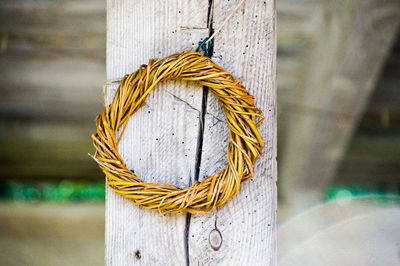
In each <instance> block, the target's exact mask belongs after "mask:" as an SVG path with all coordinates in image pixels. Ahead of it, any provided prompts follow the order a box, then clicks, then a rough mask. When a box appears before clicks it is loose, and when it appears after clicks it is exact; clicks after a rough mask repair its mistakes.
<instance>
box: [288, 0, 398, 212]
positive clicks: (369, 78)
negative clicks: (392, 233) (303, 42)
mask: <svg viewBox="0 0 400 266" xmlns="http://www.w3.org/2000/svg"><path fill="white" fill-rule="evenodd" d="M327 3H328V2H327ZM399 12H400V3H399V2H398V1H395V0H393V1H391V0H388V1H375V0H369V1H350V0H349V1H341V2H340V3H339V2H329V3H328V4H327V5H325V11H324V17H325V19H324V20H323V23H321V28H320V31H319V32H320V33H319V41H317V42H316V44H315V47H314V48H313V49H311V50H310V55H309V57H308V66H309V68H308V70H307V74H306V75H305V77H304V80H303V81H302V82H301V84H300V86H299V87H300V88H299V89H300V90H299V91H300V94H299V95H298V97H297V101H296V102H295V103H293V104H297V106H299V107H300V110H306V111H298V112H293V113H292V114H291V118H290V120H291V121H290V122H289V123H288V124H289V125H288V126H287V132H288V134H287V136H285V142H286V145H285V147H284V150H283V151H282V155H283V157H282V160H281V164H280V167H281V172H280V174H281V179H280V180H281V181H282V182H281V191H282V193H281V195H282V198H283V199H284V200H286V202H287V203H289V204H291V206H292V208H293V211H294V212H296V210H297V211H299V210H301V209H303V208H306V207H308V206H310V205H313V204H315V203H317V202H319V201H320V199H321V196H322V193H323V191H324V189H325V187H326V185H327V184H329V182H330V181H331V179H332V177H333V175H334V173H335V170H336V168H337V165H338V162H339V161H340V159H341V157H342V154H343V152H344V149H345V147H346V144H347V142H348V139H349V137H350V135H351V133H352V131H353V129H354V125H355V124H356V123H357V121H358V119H359V116H360V114H361V112H362V110H363V109H364V106H365V104H366V102H367V99H368V96H369V94H370V92H371V89H372V88H373V85H374V84H375V81H376V78H377V76H378V74H379V72H380V68H381V65H382V62H383V60H384V58H385V56H386V54H387V51H388V50H389V47H390V44H391V43H392V39H393V37H394V34H395V32H396V29H397V25H398V24H399V21H400V19H399V18H400V16H399ZM366 14H368V15H366ZM377 47H379V48H377ZM309 110H311V111H313V110H317V112H311V113H310V112H308V111H309Z"/></svg>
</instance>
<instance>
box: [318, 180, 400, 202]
mask: <svg viewBox="0 0 400 266" xmlns="http://www.w3.org/2000/svg"><path fill="white" fill-rule="evenodd" d="M366 196H368V197H370V198H373V199H374V202H375V203H398V204H400V192H399V191H397V192H394V191H389V190H386V189H384V188H383V187H368V186H364V185H361V184H353V185H332V186H331V187H330V188H329V189H328V190H327V191H326V193H325V198H324V200H325V201H331V200H341V199H346V198H354V197H366Z"/></svg>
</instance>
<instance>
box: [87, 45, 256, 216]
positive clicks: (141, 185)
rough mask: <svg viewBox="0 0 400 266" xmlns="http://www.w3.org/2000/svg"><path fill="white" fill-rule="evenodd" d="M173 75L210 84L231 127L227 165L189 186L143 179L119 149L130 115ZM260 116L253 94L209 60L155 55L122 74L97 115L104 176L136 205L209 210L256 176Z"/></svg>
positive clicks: (95, 139)
mask: <svg viewBox="0 0 400 266" xmlns="http://www.w3.org/2000/svg"><path fill="white" fill-rule="evenodd" d="M173 79H182V80H189V81H196V82H199V83H200V84H201V85H203V86H207V87H209V88H210V89H211V91H212V92H213V93H214V95H215V96H216V97H217V99H218V100H219V101H220V102H221V104H222V105H223V107H224V111H225V115H226V121H227V123H228V127H229V129H230V134H229V142H228V147H227V159H228V163H227V166H226V167H225V168H224V169H222V170H220V171H218V172H217V173H215V174H214V175H212V176H208V177H205V178H204V179H203V180H202V181H201V182H195V183H194V184H193V185H192V186H190V187H187V188H180V187H177V186H174V185H171V184H166V183H164V182H144V181H143V180H142V179H140V178H139V177H138V176H136V174H135V173H134V172H133V171H130V170H128V169H127V168H126V165H125V163H124V161H123V159H122V158H121V156H120V154H119V153H118V143H119V141H120V139H121V137H122V135H123V133H124V130H125V128H126V126H127V124H128V121H129V118H130V116H131V115H132V114H134V113H135V112H136V111H137V110H138V109H139V108H140V107H141V106H143V104H144V102H145V100H146V97H147V96H148V94H149V93H150V91H151V90H152V89H153V88H154V87H155V86H156V85H157V84H158V83H159V82H162V81H167V80H173ZM262 120H263V116H262V114H261V111H260V110H259V109H258V108H257V107H256V106H255V105H254V99H253V96H251V95H250V93H249V92H248V91H247V90H246V89H245V88H244V87H243V86H242V85H240V84H239V80H237V81H236V80H235V79H234V78H233V76H232V74H231V73H229V72H227V71H225V70H224V69H223V68H221V67H220V66H218V65H216V64H215V63H214V62H213V61H212V60H211V59H210V58H208V57H205V56H203V55H202V54H200V53H196V52H187V53H178V54H173V55H170V56H168V57H165V58H163V59H160V60H155V59H151V60H150V61H149V63H148V64H147V65H142V66H141V67H140V68H139V69H138V70H137V71H136V72H134V73H132V74H127V75H125V76H124V78H123V79H122V81H121V83H120V85H119V87H118V90H117V92H116V95H115V97H114V99H113V101H112V103H111V104H110V105H108V106H106V107H105V108H104V109H103V111H102V112H101V114H100V115H98V116H97V117H96V125H97V132H96V133H95V134H93V135H92V139H93V144H94V147H95V148H96V153H95V155H94V159H95V160H96V162H97V163H98V165H99V166H100V168H101V169H102V171H103V172H104V174H105V175H106V178H107V184H108V186H109V187H110V188H112V189H113V190H114V191H115V192H116V193H118V194H120V195H123V196H124V197H126V198H129V199H131V200H132V201H133V202H134V203H135V204H137V205H140V206H143V207H145V208H149V209H157V210H159V212H160V213H161V214H163V213H166V212H171V213H176V212H181V211H185V212H189V213H207V212H210V211H212V210H213V209H215V208H216V207H217V206H221V205H222V204H224V203H225V202H226V201H227V200H228V199H230V198H231V197H233V196H234V195H235V194H236V193H237V192H238V191H239V188H240V184H241V183H242V182H245V181H247V180H249V179H251V178H252V177H253V165H254V164H255V162H256V160H257V158H258V157H259V155H260V154H261V151H262V148H263V146H264V144H263V140H262V138H261V136H260V133H259V132H258V129H257V126H258V125H259V124H260V123H261V122H262ZM121 127H122V131H121V134H120V137H119V138H118V139H117V137H116V134H117V131H118V130H119V129H120V128H121Z"/></svg>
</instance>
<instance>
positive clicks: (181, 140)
mask: <svg viewBox="0 0 400 266" xmlns="http://www.w3.org/2000/svg"><path fill="white" fill-rule="evenodd" d="M237 3H238V1H215V2H214V6H213V10H211V11H212V12H213V16H214V18H215V21H214V25H215V27H217V26H218V25H220V24H221V23H222V22H223V20H224V19H225V18H226V17H227V16H228V15H229V14H230V12H232V10H233V9H234V7H235V6H236V5H237ZM208 11H209V6H208V2H207V1H173V0H170V1H135V2H132V1H127V0H126V1H114V0H109V1H108V8H107V12H108V20H107V21H108V22H107V78H108V79H115V78H119V77H122V76H123V75H124V74H125V73H130V72H133V71H135V70H136V69H137V67H138V66H139V65H140V64H142V63H146V61H147V60H148V59H149V58H153V57H155V56H157V57H164V56H166V55H168V54H171V53H173V52H179V51H181V50H182V49H184V48H185V47H187V46H189V45H191V44H195V43H197V42H198V41H199V40H201V39H202V38H204V37H206V36H208V34H209V28H208V27H207V16H208ZM275 40H276V36H275V6H274V2H273V1H265V2H264V1H251V2H250V1H247V3H246V4H245V6H244V7H242V9H241V10H240V11H239V12H238V13H237V16H235V18H234V19H232V21H230V23H229V25H228V26H227V27H226V28H225V29H224V30H223V31H222V32H221V33H220V34H219V35H217V37H216V39H215V48H214V49H215V54H214V55H213V59H214V60H215V61H216V62H217V63H219V64H221V66H223V67H226V68H227V70H228V71H232V72H233V74H234V75H235V76H236V77H242V78H243V84H244V85H245V86H246V87H247V88H249V89H250V91H251V93H252V94H253V95H254V96H255V97H256V104H257V106H258V107H260V108H261V109H262V110H263V113H264V115H265V117H266V120H265V121H264V123H263V124H262V126H261V127H260V131H261V133H262V136H263V138H264V141H265V143H266V147H265V149H264V154H263V156H262V158H261V159H260V160H259V161H258V163H257V165H256V167H255V178H254V181H253V182H248V183H247V184H244V185H243V187H242V188H241V192H240V194H239V195H238V196H237V197H236V198H235V199H233V200H231V201H230V202H229V203H228V204H227V205H226V206H223V207H221V210H219V211H218V212H214V213H213V214H210V215H196V216H192V218H190V217H191V216H187V215H185V214H180V215H168V216H167V217H166V218H162V217H160V216H159V214H158V213H157V212H154V211H149V210H145V209H142V208H140V207H138V206H135V205H134V204H133V203H131V202H129V201H128V200H126V199H124V198H122V197H121V196H117V195H116V194H115V193H114V192H112V191H111V190H110V189H107V198H106V263H107V264H108V265H130V264H135V263H140V264H143V265H185V264H196V265H197V264H201V265H203V264H222V265H235V264H238V265H246V264H253V265H257V264H262V265H275V262H276V259H275V254H276V242H275V235H274V232H275V226H276V225H275V224H276V216H275V214H276V213H275V212H276V186H275V182H276V160H275V157H276V108H275V107H276V97H275V55H276V48H275ZM115 89H116V86H109V88H108V102H110V101H111V99H112V96H113V95H114V93H115ZM202 93H203V91H202V88H201V87H200V86H198V85H196V84H193V83H187V82H182V81H176V82H168V83H166V84H163V86H162V88H156V89H155V90H154V91H153V92H152V93H151V94H150V96H149V97H148V100H147V102H146V105H145V106H144V107H142V108H141V109H140V110H139V111H138V112H137V113H136V114H134V115H133V116H132V118H131V120H130V122H129V124H128V128H127V130H126V131H125V133H124V136H123V138H122V141H121V143H120V145H119V152H120V154H121V155H122V157H123V158H124V160H125V163H126V164H127V165H128V167H130V168H132V169H133V170H134V171H135V173H136V174H138V176H140V177H142V178H144V179H145V180H149V181H150V180H151V181H157V180H162V181H165V182H169V183H173V184H179V183H178V181H180V182H183V183H186V184H189V183H191V182H193V177H194V175H195V171H196V170H195V169H196V165H197V166H198V164H199V163H200V162H198V161H197V162H196V159H197V158H198V156H197V155H198V154H197V153H198V152H200V151H196V147H197V146H198V141H201V139H202V138H201V137H200V138H199V126H200V124H199V119H201V117H202V116H201V114H202ZM209 96H210V97H209V101H208V102H207V109H208V110H207V111H206V113H205V120H204V126H205V131H204V140H203V153H202V158H203V160H202V162H201V164H200V175H201V177H203V176H205V175H210V174H213V173H215V171H216V170H217V169H219V168H222V167H224V166H225V165H226V163H227V161H226V141H227V139H228V137H227V132H228V131H227V127H226V123H225V117H224V114H223V111H222V110H221V107H220V104H219V103H217V101H216V99H215V98H214V97H213V96H211V95H209ZM203 111H204V110H203ZM215 216H218V220H217V221H216V219H215ZM215 226H217V228H218V230H215ZM187 229H189V231H185V230H187ZM210 233H211V237H209V236H210ZM221 236H222V240H221V238H220V237H221ZM209 243H211V245H212V246H210V244H209ZM219 246H220V247H219ZM217 249H218V251H217Z"/></svg>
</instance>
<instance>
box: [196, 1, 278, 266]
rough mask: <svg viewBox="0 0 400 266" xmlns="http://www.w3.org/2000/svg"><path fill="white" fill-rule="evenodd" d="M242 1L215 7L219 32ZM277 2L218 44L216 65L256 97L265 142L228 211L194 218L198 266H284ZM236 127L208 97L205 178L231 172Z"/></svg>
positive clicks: (242, 16)
mask: <svg viewBox="0 0 400 266" xmlns="http://www.w3.org/2000/svg"><path fill="white" fill-rule="evenodd" d="M239 2H240V1H239V0H237V1H223V0H217V1H214V8H213V27H214V28H218V27H219V25H220V24H221V23H222V22H223V21H224V19H225V18H226V17H227V16H228V15H229V14H230V13H231V12H232V10H233V8H234V7H235V6H236V5H237V4H238V3H239ZM275 19H276V17H275V3H274V1H258V0H257V1H246V2H245V4H244V5H243V6H242V7H241V8H240V9H239V10H238V12H237V13H236V14H235V15H234V16H233V18H232V19H231V20H230V21H229V24H228V25H226V26H225V27H224V28H223V30H222V31H221V32H220V33H219V34H218V35H216V37H215V41H214V54H213V56H212V58H213V60H214V61H215V62H216V63H217V64H220V65H221V66H222V67H224V68H225V69H226V70H227V71H229V72H231V73H232V74H233V75H234V76H235V77H236V78H241V79H242V84H243V85H244V86H245V87H246V88H247V89H248V90H249V91H250V93H251V94H252V95H254V97H255V103H256V105H257V107H259V108H260V109H261V110H262V112H263V115H264V116H265V121H264V122H263V123H262V124H261V126H260V127H259V130H260V133H261V135H262V137H263V140H264V142H265V147H264V150H263V155H262V156H261V157H260V158H259V160H258V161H257V163H256V165H255V168H254V178H253V179H252V180H251V181H249V182H247V183H244V184H242V186H241V188H240V191H239V193H238V194H237V195H236V196H235V197H234V198H232V199H231V200H230V201H229V202H228V203H227V204H225V205H224V206H222V207H220V208H218V210H217V211H215V212H213V213H211V214H208V215H194V216H192V219H191V224H190V232H189V247H190V249H189V255H190V264H193V265H275V264H276V257H275V254H276V239H275V230H276V200H277V197H276V196H277V195H276V178H277V171H276V80H275V68H276V66H275V62H276V36H275ZM228 133H229V131H228V127H227V125H226V123H225V114H224V112H223V110H222V108H221V105H220V103H219V102H218V100H217V99H216V98H215V97H214V95H212V94H211V93H210V94H209V95H208V102H207V113H206V118H205V128H204V142H203V154H202V163H201V168H200V177H201V178H202V177H204V176H208V175H211V174H213V173H215V172H216V171H218V170H220V169H221V168H223V167H224V166H225V165H226V163H227V162H226V145H227V140H228Z"/></svg>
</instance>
